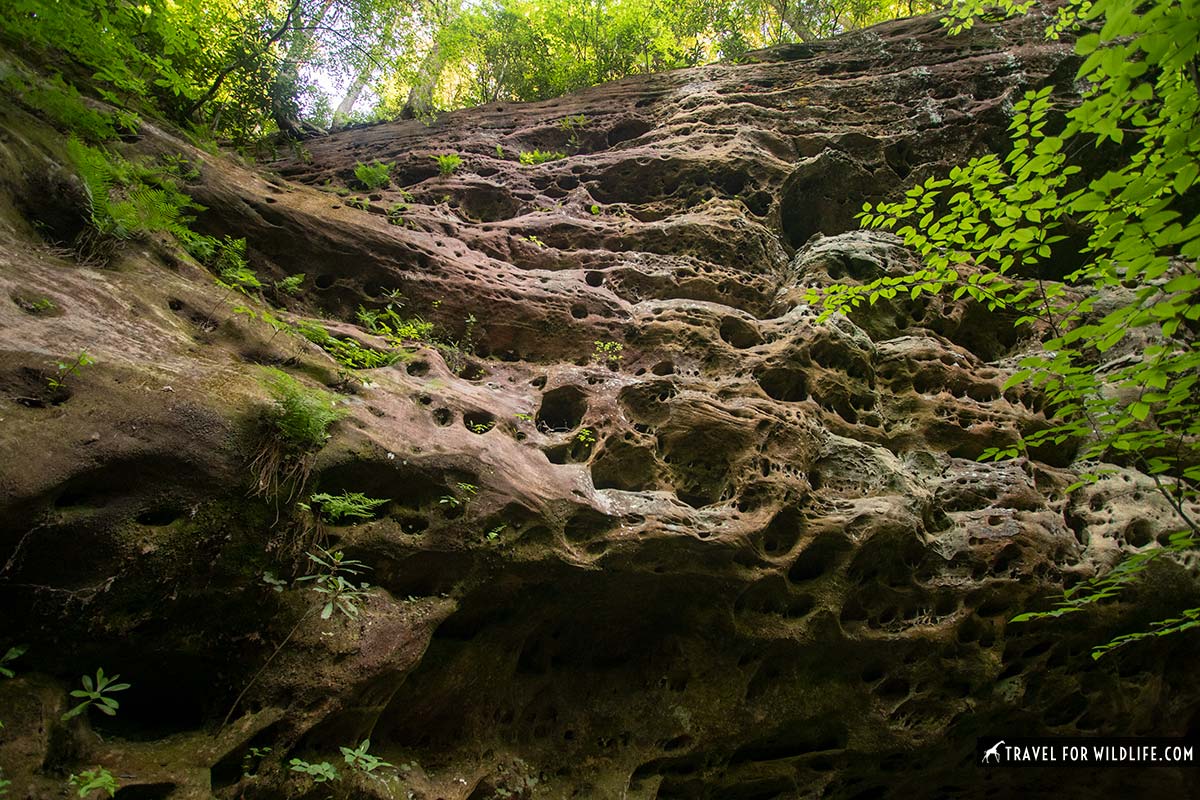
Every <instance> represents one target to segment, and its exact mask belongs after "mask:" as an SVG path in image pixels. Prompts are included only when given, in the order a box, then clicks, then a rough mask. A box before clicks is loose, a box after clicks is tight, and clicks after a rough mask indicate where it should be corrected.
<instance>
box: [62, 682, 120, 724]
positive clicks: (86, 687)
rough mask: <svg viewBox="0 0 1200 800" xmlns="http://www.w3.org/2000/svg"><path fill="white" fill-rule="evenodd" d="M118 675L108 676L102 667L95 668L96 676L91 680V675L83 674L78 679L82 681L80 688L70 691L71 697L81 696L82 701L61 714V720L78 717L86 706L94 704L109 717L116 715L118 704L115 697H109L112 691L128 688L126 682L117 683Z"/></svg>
mask: <svg viewBox="0 0 1200 800" xmlns="http://www.w3.org/2000/svg"><path fill="white" fill-rule="evenodd" d="M120 677H121V676H120V675H113V676H112V677H109V676H108V675H105V674H104V670H103V669H97V670H96V678H95V680H92V676H91V675H84V676H83V677H82V678H81V679H80V680H81V682H82V683H83V688H82V689H75V690H73V691H72V692H71V697H76V698H83V702H82V703H79V704H78V705H77V706H75V707H74V708H72V709H71V710H70V711H68V712H67V713H65V714H63V715H62V720H63V722H66V721H67V720H70V719H74V718H75V717H78V716H79V715H80V714H82V713H83V712H85V711H87V710H88V708H90V707H92V706H95V707H96V710H97V711H99V712H100V713H101V714H107V715H108V716H110V717H115V716H116V715H117V708H118V707H119V706H120V703H118V702H117V701H116V700H115V699H113V698H112V697H110V696H109V695H111V694H112V693H114V692H123V691H125V690H126V689H128V688H129V684H128V683H117V682H116V681H117V679H118V678H120Z"/></svg>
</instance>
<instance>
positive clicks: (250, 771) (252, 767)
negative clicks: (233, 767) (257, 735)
mask: <svg viewBox="0 0 1200 800" xmlns="http://www.w3.org/2000/svg"><path fill="white" fill-rule="evenodd" d="M270 754H271V748H269V747H251V748H250V749H249V750H247V751H246V753H245V755H243V756H242V775H243V776H244V777H247V778H249V777H251V776H253V775H254V774H255V773H256V772H257V771H258V766H259V764H261V763H262V760H263V759H264V758H266V757H267V756H268V755H270Z"/></svg>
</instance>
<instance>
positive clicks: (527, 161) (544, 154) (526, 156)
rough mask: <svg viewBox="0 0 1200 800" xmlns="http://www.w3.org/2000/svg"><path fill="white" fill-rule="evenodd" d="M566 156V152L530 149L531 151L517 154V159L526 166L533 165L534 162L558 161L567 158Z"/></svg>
mask: <svg viewBox="0 0 1200 800" xmlns="http://www.w3.org/2000/svg"><path fill="white" fill-rule="evenodd" d="M566 157H567V154H566V153H557V152H553V153H552V152H550V151H549V150H546V151H542V150H530V151H529V152H522V153H520V154H519V155H518V156H517V160H518V161H520V162H521V163H522V164H524V165H525V166H527V167H531V166H533V165H534V164H545V163H546V162H547V161H557V160H558V159H560V158H566Z"/></svg>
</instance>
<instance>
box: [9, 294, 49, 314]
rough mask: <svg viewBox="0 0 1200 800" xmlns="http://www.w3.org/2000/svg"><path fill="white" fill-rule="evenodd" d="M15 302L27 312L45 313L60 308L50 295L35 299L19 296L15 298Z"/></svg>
mask: <svg viewBox="0 0 1200 800" xmlns="http://www.w3.org/2000/svg"><path fill="white" fill-rule="evenodd" d="M13 302H14V303H16V304H17V306H18V307H19V308H20V309H21V310H22V311H24V312H25V313H26V314H35V315H36V314H45V313H47V312H50V311H54V310H55V309H57V308H58V306H56V305H54V301H53V300H51V299H50V298H49V297H37V298H33V299H26V298H23V297H17V298H14V300H13Z"/></svg>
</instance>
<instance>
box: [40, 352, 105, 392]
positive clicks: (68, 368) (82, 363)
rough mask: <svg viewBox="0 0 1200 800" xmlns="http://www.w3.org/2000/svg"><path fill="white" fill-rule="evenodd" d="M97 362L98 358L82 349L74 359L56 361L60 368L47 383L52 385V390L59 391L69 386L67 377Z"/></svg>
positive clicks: (57, 367) (55, 363)
mask: <svg viewBox="0 0 1200 800" xmlns="http://www.w3.org/2000/svg"><path fill="white" fill-rule="evenodd" d="M95 363H96V359H94V358H92V357H91V356H90V355H88V352H87V351H86V350H80V351H79V354H78V355H76V356H75V360H74V361H56V362H54V367H55V369H57V370H58V372H57V373H55V374H54V375H51V376H50V377H49V378H47V379H46V385H47V386H49V387H50V389H51V391H55V392H57V391H59V390H60V389H65V388H66V386H67V378H70V377H71V376H73V375H78V374H79V370H81V369H83V368H84V367H90V366H91V365H92V364H95Z"/></svg>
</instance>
